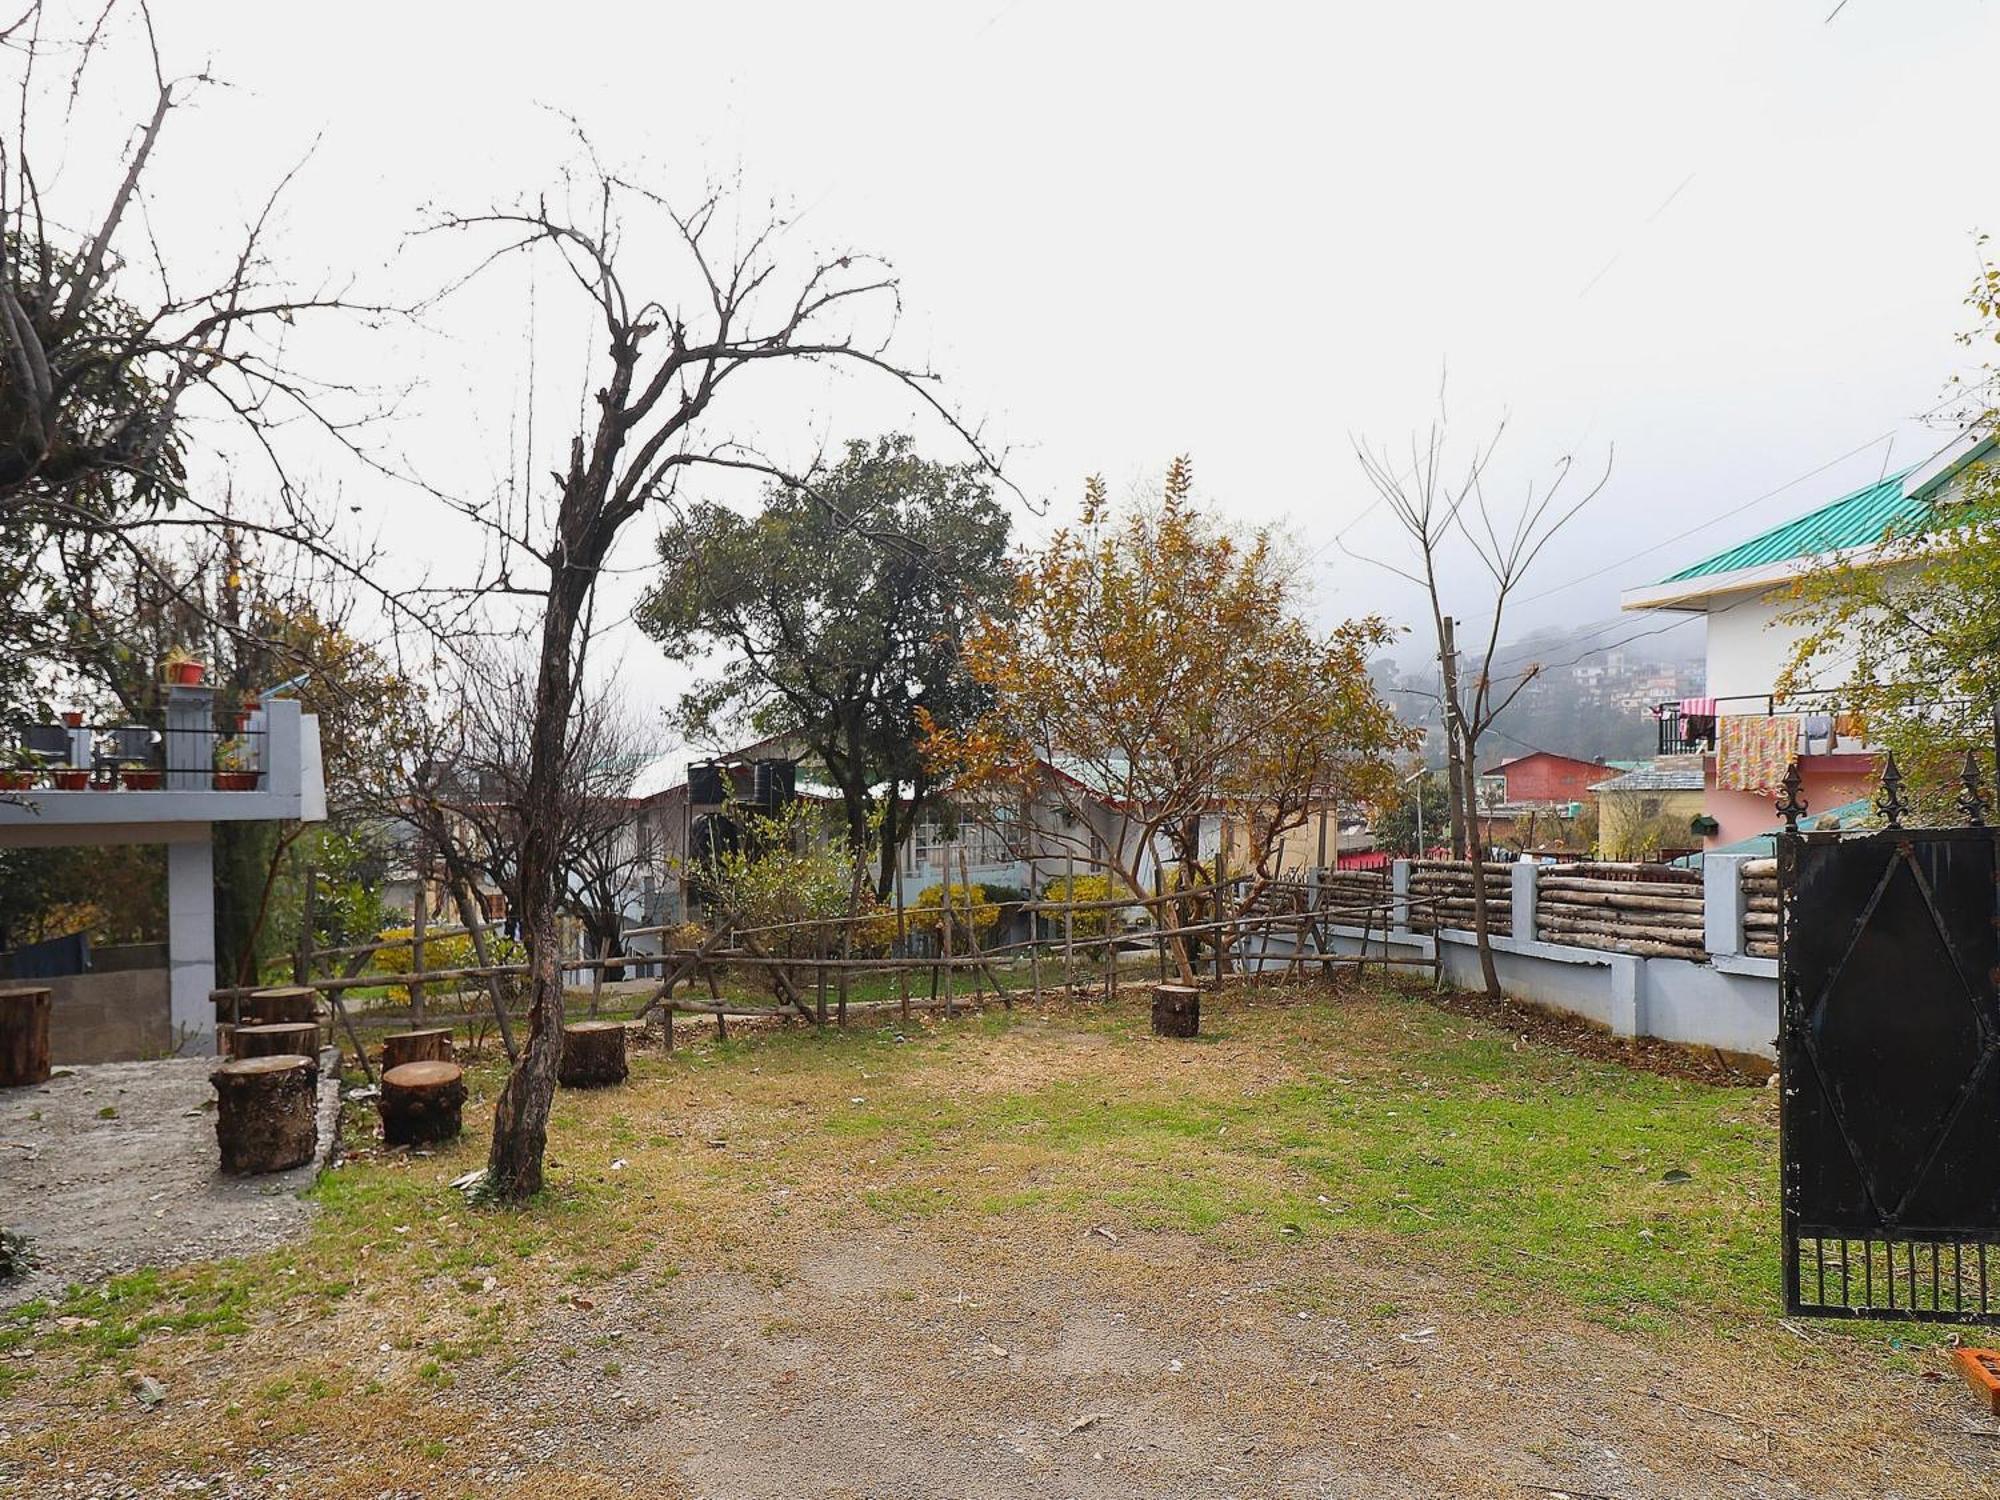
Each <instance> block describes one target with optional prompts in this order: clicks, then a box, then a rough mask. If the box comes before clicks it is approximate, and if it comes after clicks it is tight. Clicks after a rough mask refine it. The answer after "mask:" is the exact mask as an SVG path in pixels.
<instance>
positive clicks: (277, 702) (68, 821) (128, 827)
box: [0, 687, 326, 1054]
mask: <svg viewBox="0 0 2000 1500" xmlns="http://www.w3.org/2000/svg"><path fill="white" fill-rule="evenodd" d="M166 719H167V722H166V727H165V729H164V730H163V731H159V734H160V741H161V744H160V749H161V752H162V753H161V754H160V755H159V756H158V757H157V758H156V759H151V760H148V762H147V767H146V775H147V777H148V779H149V780H150V779H152V778H154V777H157V779H158V782H159V784H158V785H157V786H149V787H145V788H137V787H118V788H116V789H104V790H90V789H80V790H75V791H71V790H59V789H56V788H53V787H44V786H36V787H33V788H30V789H28V790H24V791H11V790H9V791H0V848H31V847H39V848H51V847H63V846H70V847H79V846H81V847H102V846H105V845H114V844H161V845H164V846H165V847H166V851H167V953H168V958H167V965H168V991H169V1001H168V1007H169V1015H168V1023H169V1034H170V1037H171V1046H172V1050H174V1051H176V1052H179V1053H182V1054H198V1053H204V1052H210V1051H213V1050H214V1041H215V1011H214V1007H213V1006H212V1005H211V1004H210V1003H209V998H208V992H209V991H210V990H212V989H214V988H215V845H214V828H215V825H216V824H217V823H247V822H258V821H264V822H293V821H296V822H307V823H316V822H320V821H322V820H324V819H325V817H326V782H325V777H324V775H323V773H322V770H321V765H320V744H319V720H318V719H317V718H316V717H314V716H313V715H311V714H308V713H305V712H303V711H302V710H301V708H300V706H299V704H298V703H297V702H296V701H295V700H293V699H288V698H278V699H271V700H268V701H265V702H262V703H260V704H258V705H257V707H256V708H255V709H254V711H252V712H250V713H249V715H248V722H247V723H245V724H243V725H242V727H241V728H240V729H239V730H238V731H237V732H236V733H234V734H232V733H230V732H228V731H227V730H223V729H218V728H217V726H216V721H215V694H214V691H213V690H212V689H209V688H200V687H196V688H188V687H176V688H174V689H172V691H171V693H170V695H169V698H168V703H167V716H166ZM71 735H72V739H71V750H70V753H69V756H68V762H67V764H65V763H64V762H63V761H60V760H57V761H53V762H52V763H51V764H50V766H49V768H48V770H47V771H46V772H45V773H44V777H45V779H53V778H54V777H55V776H56V775H57V774H58V773H59V772H63V773H69V774H75V773H76V772H84V773H85V774H88V773H89V772H90V770H91V769H92V768H93V767H94V751H93V732H92V731H91V730H89V729H84V728H78V729H76V730H73V731H71ZM142 737H143V736H142ZM232 742H233V743H232ZM219 751H220V752H221V753H223V754H224V755H225V756H226V757H227V758H228V759H230V761H231V762H232V766H233V769H232V771H230V772H228V773H225V774H226V776H227V777H228V778H229V779H240V780H241V781H243V782H245V783H247V785H248V789H247V790H243V791H225V790H221V789H219V788H218V787H217V785H216V782H217V771H216V768H217V764H218V752H219Z"/></svg>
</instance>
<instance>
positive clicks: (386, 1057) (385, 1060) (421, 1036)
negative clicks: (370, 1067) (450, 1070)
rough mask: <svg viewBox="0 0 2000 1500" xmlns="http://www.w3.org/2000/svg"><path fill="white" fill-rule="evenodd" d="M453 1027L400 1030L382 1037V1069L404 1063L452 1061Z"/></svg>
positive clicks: (396, 1066)
mask: <svg viewBox="0 0 2000 1500" xmlns="http://www.w3.org/2000/svg"><path fill="white" fill-rule="evenodd" d="M451 1060H452V1059H451V1028H450V1027H448V1026H437V1027H433V1028H431V1029H430V1030H428V1031H399V1032H396V1033H394V1034H393V1035H390V1036H385V1037H383V1038H382V1071H383V1072H385V1073H387V1072H389V1071H390V1070H391V1069H394V1068H400V1067H402V1066H403V1064H404V1063H413V1062H450V1061H451Z"/></svg>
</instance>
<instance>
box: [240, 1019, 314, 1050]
mask: <svg viewBox="0 0 2000 1500" xmlns="http://www.w3.org/2000/svg"><path fill="white" fill-rule="evenodd" d="M230 1045H231V1046H232V1047H233V1048H234V1049H235V1050H234V1051H232V1052H231V1053H230V1056H232V1057H315V1058H316V1057H318V1056H319V1022H317V1021H285V1022H282V1023H280V1024H278V1025H275V1026H239V1027H237V1028H236V1030H235V1032H234V1033H233V1034H232V1035H231V1038H230Z"/></svg>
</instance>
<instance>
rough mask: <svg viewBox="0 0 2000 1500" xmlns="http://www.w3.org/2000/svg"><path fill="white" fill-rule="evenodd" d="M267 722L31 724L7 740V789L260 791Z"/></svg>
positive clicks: (2, 770) (3, 761)
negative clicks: (165, 724)
mask: <svg viewBox="0 0 2000 1500" xmlns="http://www.w3.org/2000/svg"><path fill="white" fill-rule="evenodd" d="M266 740H267V736H266V734H265V731H264V727H263V720H262V719H261V718H260V717H259V716H257V715H255V714H252V713H248V712H240V713H228V714H223V715H218V716H216V717H215V718H214V719H213V720H212V721H211V722H206V723H199V724H192V725H188V724H175V725H172V726H170V727H167V728H161V727H158V726H156V725H149V724H83V723H75V724H72V723H69V722H67V721H65V722H63V723H60V724H29V725H26V726H24V727H23V728H22V729H21V730H20V732H19V733H18V734H17V735H16V736H15V737H14V742H13V744H12V745H11V746H9V745H5V744H4V742H0V792H8V791H16V792H19V791H57V792H85V791H98V792H104V791H120V790H122V791H135V792H140V791H159V790H162V789H165V790H172V791H220V792H251V791H259V790H261V789H262V788H263V787H264V786H265V784H266V778H267V776H268V774H269V756H268V753H267V750H266Z"/></svg>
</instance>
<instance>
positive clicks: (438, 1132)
mask: <svg viewBox="0 0 2000 1500" xmlns="http://www.w3.org/2000/svg"><path fill="white" fill-rule="evenodd" d="M464 1108H465V1069H463V1068H461V1067H460V1066H459V1065H458V1064H457V1063H455V1062H442V1061H439V1060H437V1059H430V1060H427V1061H422V1062H407V1063H404V1064H402V1065H401V1066H400V1067H394V1068H390V1069H389V1070H388V1071H387V1072H385V1073H384V1074H383V1075H382V1098H381V1109H382V1139H383V1140H384V1141H385V1142H387V1143H388V1144H389V1145H391V1146H422V1145H427V1144H429V1143H430V1142H432V1141H448V1140H450V1139H451V1138H452V1137H453V1136H455V1135H457V1134H458V1127H459V1115H460V1113H461V1111H463V1110H464Z"/></svg>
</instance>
